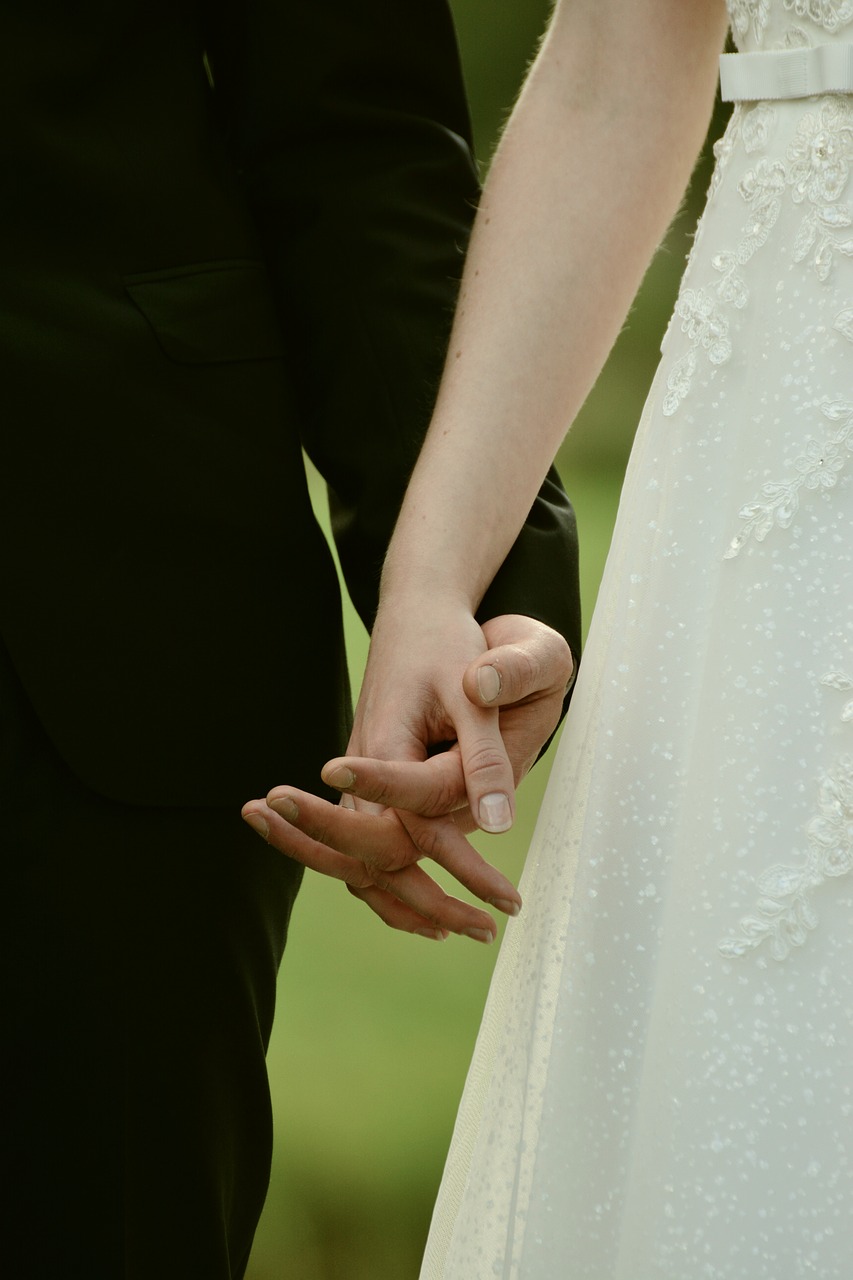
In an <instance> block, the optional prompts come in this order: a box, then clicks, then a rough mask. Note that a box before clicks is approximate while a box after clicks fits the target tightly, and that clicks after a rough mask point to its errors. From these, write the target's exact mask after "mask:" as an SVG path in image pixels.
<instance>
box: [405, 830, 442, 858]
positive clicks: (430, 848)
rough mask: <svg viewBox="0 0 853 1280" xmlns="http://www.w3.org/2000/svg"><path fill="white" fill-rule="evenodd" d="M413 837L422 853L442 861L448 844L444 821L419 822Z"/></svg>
mask: <svg viewBox="0 0 853 1280" xmlns="http://www.w3.org/2000/svg"><path fill="white" fill-rule="evenodd" d="M412 838H413V839H414V841H415V844H416V846H417V849H418V852H419V853H420V854H422V855H423V856H424V857H427V858H431V859H432V860H433V862H438V861H440V859H441V857H442V855H443V853H444V851H445V844H446V841H445V832H444V826H443V824H442V823H439V822H429V821H427V822H423V823H419V824H418V826H417V828H416V830H415V831H414V832H413V833H412Z"/></svg>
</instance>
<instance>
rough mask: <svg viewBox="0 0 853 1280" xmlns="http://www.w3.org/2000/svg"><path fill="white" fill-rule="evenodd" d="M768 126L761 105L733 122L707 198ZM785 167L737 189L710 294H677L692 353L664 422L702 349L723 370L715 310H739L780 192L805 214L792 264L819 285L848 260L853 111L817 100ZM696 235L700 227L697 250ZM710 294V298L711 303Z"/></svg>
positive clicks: (723, 322) (780, 164)
mask: <svg viewBox="0 0 853 1280" xmlns="http://www.w3.org/2000/svg"><path fill="white" fill-rule="evenodd" d="M851 4H853V0H851ZM775 122H776V112H775V109H774V108H773V107H772V106H770V105H768V104H767V103H759V104H758V105H757V106H755V107H753V108H752V109H751V110H750V111H748V112H745V113H743V114H742V115H741V114H735V115H733V117H732V121H731V123H730V126H729V129H728V130H727V131H726V134H725V136H724V137H723V139H721V142H720V143H719V144H718V145H717V148H715V153H716V156H717V168H716V170H715V173H714V177H713V178H712V181H711V188H710V192H709V198H710V197H711V196H713V194H714V192H715V191H716V189H717V186H718V185H719V182H720V181H721V177H720V174H721V173H722V171H723V170H724V169H725V167H726V166H727V164H728V162H729V160H730V157H731V155H732V153H733V151H734V149H735V147H736V146H737V144H738V143H739V142H742V143H743V146H744V150H745V151H746V153H747V154H748V155H751V154H753V153H755V152H757V151H760V150H762V148H764V147H765V146H766V145H767V142H768V140H769V139H770V137H771V135H772V132H773V129H774V126H775ZM786 161H787V163H785V161H782V160H768V159H767V158H766V157H761V158H760V159H759V160H758V162H757V164H756V165H755V167H754V168H753V169H751V170H749V171H748V172H747V173H746V174H745V175H744V177H743V178H742V179H741V181H740V183H739V184H738V188H737V189H738V193H739V195H740V197H741V199H742V200H743V201H744V203H745V204H746V207H747V211H748V214H749V217H748V220H747V222H746V223H745V225H744V228H743V235H742V238H741V240H740V241H739V243H738V244H737V245H736V246H735V247H734V248H733V249H723V250H720V251H719V252H718V253H717V254H715V255H714V257H713V258H712V265H713V266H714V269H715V270H716V271H718V272H719V273H720V278H719V279H718V280H717V281H716V283H715V284H714V285H713V286H712V287H711V289H709V288H707V287H699V288H684V289H682V293H681V295H680V297H679V300H678V302H677V304H676V308H675V313H676V316H678V317H680V319H681V321H682V325H681V328H682V332H684V333H686V334H687V335H688V337H689V338H690V339H691V343H692V345H691V347H690V349H689V350H688V351H687V352H686V353H685V354H684V355H683V356H681V357H680V359H678V360H677V361H676V362H675V364H674V366H673V368H672V370H671V371H670V373H669V376H668V378H667V383H666V393H665V396H664V401H663V406H662V408H663V413H664V414H665V415H666V416H667V417H671V416H672V415H673V414H674V413H676V412H677V410H678V408H679V407H680V405H681V404H682V403H683V401H684V400H685V398H686V397H687V395H688V394H689V391H690V388H691V385H692V382H693V378H694V376H695V373H696V371H697V369H698V355H699V352H700V350H701V349H704V351H705V352H706V353H707V355H708V359H709V360H710V362H711V363H712V364H722V363H724V362H725V361H726V360H728V358H729V356H730V355H731V351H732V343H731V339H730V336H729V324H728V320H727V318H726V315H725V312H724V311H723V310H722V307H721V306H718V305H717V302H719V303H720V304H723V305H724V306H730V307H733V308H735V309H736V310H743V309H744V308H745V307H746V305H747V303H748V301H749V289H748V286H747V282H746V278H745V276H744V275H743V274H742V271H741V269H742V268H743V267H745V266H746V265H747V263H748V262H749V261H750V259H751V258H752V257H753V256H754V254H755V253H757V251H758V250H759V249H760V248H761V247H762V246H763V245H764V244H766V242H767V240H768V238H769V236H770V232H771V231H772V229H773V227H774V226H775V224H776V222H777V221H778V218H779V215H780V212H781V210H782V204H783V200H784V198H785V194H786V192H787V193H789V194H790V198H791V200H792V201H793V203H794V204H795V205H804V206H805V213H804V216H803V219H802V222H801V223H800V226H799V229H798V231H797V233H796V237H795V241H794V245H793V250H792V256H793V259H794V261H795V262H805V261H806V260H807V259H808V260H809V265H810V266H811V267H812V269H813V270H814V272H815V274H816V276H817V278H818V280H820V281H825V280H827V279H828V277H829V275H830V272H831V271H832V268H833V263H834V261H835V255H836V254H837V253H840V254H843V255H845V256H847V257H853V232H850V228H851V227H853V211H851V209H850V207H849V206H848V205H847V204H842V203H841V202H840V197H841V196H842V195H843V193H844V191H845V189H846V187H847V184H848V181H849V178H850V168H851V161H853V104H851V103H850V102H849V101H848V100H847V99H845V98H840V97H834V96H833V97H827V98H824V99H822V100H821V101H820V103H819V104H818V106H817V108H816V110H814V111H809V112H808V113H807V114H806V115H804V116H803V118H802V120H801V121H800V123H799V126H798V128H797V132H796V135H795V137H794V138H793V139H792V141H791V143H790V145H789V146H788V149H787V152H786ZM700 235H701V227H700V229H699V233H698V234H697V242H698V239H699V236H700ZM712 293H713V294H716V301H715V299H714V297H713V296H712ZM845 314H846V313H842V315H845ZM850 325H851V320H850V319H849V318H848V319H847V320H846V321H845V320H842V325H841V326H839V327H840V331H841V332H842V333H844V334H845V336H847V330H848V329H849V328H850ZM844 326H846V327H844Z"/></svg>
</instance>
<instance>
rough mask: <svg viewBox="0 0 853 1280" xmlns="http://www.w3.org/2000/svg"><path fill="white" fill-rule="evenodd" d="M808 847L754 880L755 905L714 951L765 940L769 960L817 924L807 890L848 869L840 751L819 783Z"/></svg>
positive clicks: (851, 834) (847, 788)
mask: <svg viewBox="0 0 853 1280" xmlns="http://www.w3.org/2000/svg"><path fill="white" fill-rule="evenodd" d="M807 834H808V836H809V849H808V853H807V855H806V859H805V861H804V862H803V863H802V864H801V865H800V866H782V865H779V866H775V867H769V868H768V869H767V871H765V872H764V873H763V874H762V875H761V876H759V878H758V881H757V886H758V892H759V898H758V901H757V903H756V905H755V910H754V911H753V912H751V913H750V914H749V915H747V916H744V918H743V919H742V920H741V922H740V933H739V934H738V935H737V936H736V937H733V938H724V939H723V941H722V942H721V943H720V944H719V949H720V952H721V953H722V954H723V955H724V956H726V957H727V958H728V959H738V958H739V957H741V956H745V955H746V954H747V953H748V952H750V951H754V950H755V949H756V947H760V946H761V944H762V943H763V942H767V943H769V946H770V954H771V955H772V956H773V958H774V960H784V959H785V958H786V957H787V956H788V955H789V953H790V950H791V948H792V947H801V946H802V945H803V943H804V942H805V941H806V938H807V937H808V933H809V930H811V929H814V928H816V927H817V924H818V916H817V913H816V912H815V909H814V906H813V903H812V895H813V893H814V890H815V889H817V888H819V887H820V886H821V885H823V884H824V883H825V882H826V881H827V880H829V879H834V878H837V877H838V876H846V875H849V874H850V872H851V871H853V758H851V757H850V756H842V758H841V759H840V760H839V761H838V763H837V764H836V766H835V768H833V769H830V771H829V772H828V773H827V775H826V777H825V778H824V779H823V782H822V783H821V785H820V793H819V800H818V813H817V815H816V816H815V817H814V818H813V819H812V820H811V822H810V823H809V825H808V827H807Z"/></svg>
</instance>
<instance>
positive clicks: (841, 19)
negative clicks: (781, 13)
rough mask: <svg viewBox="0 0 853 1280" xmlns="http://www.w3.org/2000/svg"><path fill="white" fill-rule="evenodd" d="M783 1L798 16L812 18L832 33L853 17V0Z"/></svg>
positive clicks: (819, 25)
mask: <svg viewBox="0 0 853 1280" xmlns="http://www.w3.org/2000/svg"><path fill="white" fill-rule="evenodd" d="M783 3H784V5H785V8H786V9H787V10H789V12H790V10H793V11H794V13H795V14H796V15H797V17H798V18H811V20H812V22H814V23H815V24H816V25H817V26H818V27H823V29H824V31H828V32H829V33H830V34H832V32H834V31H838V29H839V27H843V26H845V25H846V24H847V23H848V22H850V20H851V19H853V0H783Z"/></svg>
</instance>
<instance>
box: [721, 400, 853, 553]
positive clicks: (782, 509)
mask: <svg viewBox="0 0 853 1280" xmlns="http://www.w3.org/2000/svg"><path fill="white" fill-rule="evenodd" d="M820 408H821V413H822V414H823V416H824V417H825V418H826V419H827V420H828V421H829V422H830V423H834V424H836V425H835V427H834V429H830V430H829V431H827V432H826V434H825V435H824V438H823V439H822V440H816V439H813V440H810V441H809V442H808V444H807V445H806V447H805V450H804V452H803V453H802V454H801V455H800V456H799V458H797V459H796V460H795V462H794V469H795V471H796V472H797V474H796V475H795V476H792V477H791V478H790V479H789V480H781V481H772V480H769V481H768V482H767V483H766V484H763V485H762V486H761V489H760V492H759V496H758V497H757V498H756V499H755V500H754V501H753V502H749V503H747V504H746V506H745V507H741V509H740V512H739V514H740V518H741V520H743V521H744V525H743V527H742V528H741V530H740V531H739V532H738V533H736V534H735V536H734V537H733V538H732V540H731V542H730V543H729V546H728V549H727V550H726V553H725V556H724V559H726V560H733V559H734V558H735V556H737V555H739V554H740V552H741V550H742V549H743V547H744V545H745V544H746V542H747V541H748V540H749V538H751V537H754V538H755V540H756V541H757V542H763V541H764V539H765V538H766V537H767V535H768V533H769V532H770V530H771V529H772V528H773V527H774V526H776V527H777V528H780V529H787V528H788V527H789V525H790V524H791V522H792V521H793V519H794V516H795V515H796V514H797V511H798V510H799V506H800V496H799V495H800V490H801V489H803V488H805V489H817V490H820V489H831V488H833V487H834V485H835V484H836V483H837V481H838V475H839V472H840V471H841V469H842V467H843V466H844V463H845V461H846V460H847V456H848V454H849V453H851V452H853V401H851V402H847V401H844V400H831V401H828V402H827V403H825V404H822V405H821V407H820Z"/></svg>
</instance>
